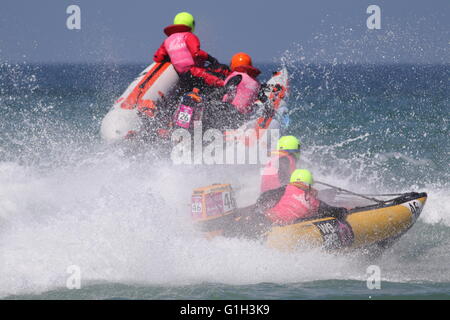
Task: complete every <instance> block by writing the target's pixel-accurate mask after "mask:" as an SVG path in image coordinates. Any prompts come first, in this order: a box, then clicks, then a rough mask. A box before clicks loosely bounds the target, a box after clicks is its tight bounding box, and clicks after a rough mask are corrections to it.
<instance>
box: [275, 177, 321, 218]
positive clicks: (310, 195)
mask: <svg viewBox="0 0 450 320" xmlns="http://www.w3.org/2000/svg"><path fill="white" fill-rule="evenodd" d="M303 188H306V186H305V185H303V184H297V183H295V184H292V183H291V184H288V186H287V187H286V190H285V192H284V195H283V197H281V200H280V201H279V202H278V203H277V204H276V205H275V207H273V208H271V209H269V210H267V211H266V215H267V217H268V218H269V219H271V220H272V221H273V222H275V223H279V224H289V223H292V222H294V221H295V220H297V219H303V218H309V217H312V216H314V215H315V214H317V212H318V210H319V205H320V202H319V200H317V198H316V196H315V194H316V192H315V190H311V192H306V191H305V190H303Z"/></svg>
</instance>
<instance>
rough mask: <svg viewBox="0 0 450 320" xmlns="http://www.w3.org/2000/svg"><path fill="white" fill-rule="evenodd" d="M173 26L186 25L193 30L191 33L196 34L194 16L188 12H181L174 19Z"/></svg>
mask: <svg viewBox="0 0 450 320" xmlns="http://www.w3.org/2000/svg"><path fill="white" fill-rule="evenodd" d="M173 24H184V25H185V26H188V27H190V28H191V31H192V32H194V29H195V19H194V17H193V16H192V14H190V13H188V12H180V13H179V14H177V15H176V16H175V18H174V19H173Z"/></svg>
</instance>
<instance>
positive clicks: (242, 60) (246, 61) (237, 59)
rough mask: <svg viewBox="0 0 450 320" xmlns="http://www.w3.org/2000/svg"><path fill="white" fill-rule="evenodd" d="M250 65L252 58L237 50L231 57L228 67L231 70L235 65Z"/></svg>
mask: <svg viewBox="0 0 450 320" xmlns="http://www.w3.org/2000/svg"><path fill="white" fill-rule="evenodd" d="M251 65H252V58H251V57H250V56H249V55H248V54H246V53H244V52H239V53H236V54H235V55H234V56H233V58H231V63H230V68H231V70H234V69H235V68H236V67H239V66H251Z"/></svg>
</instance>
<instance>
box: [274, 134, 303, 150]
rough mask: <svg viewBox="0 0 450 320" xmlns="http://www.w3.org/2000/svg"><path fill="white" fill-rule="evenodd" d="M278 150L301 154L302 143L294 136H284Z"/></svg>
mask: <svg viewBox="0 0 450 320" xmlns="http://www.w3.org/2000/svg"><path fill="white" fill-rule="evenodd" d="M277 150H283V151H288V152H300V141H298V139H297V138H296V137H294V136H283V137H281V138H280V139H279V140H278V143H277Z"/></svg>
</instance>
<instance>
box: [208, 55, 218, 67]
mask: <svg viewBox="0 0 450 320" xmlns="http://www.w3.org/2000/svg"><path fill="white" fill-rule="evenodd" d="M207 61H208V62H209V63H211V65H212V66H216V65H218V64H219V60H217V59H216V58H214V57H213V56H208V59H207Z"/></svg>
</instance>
